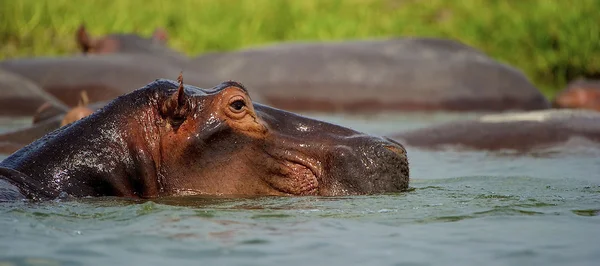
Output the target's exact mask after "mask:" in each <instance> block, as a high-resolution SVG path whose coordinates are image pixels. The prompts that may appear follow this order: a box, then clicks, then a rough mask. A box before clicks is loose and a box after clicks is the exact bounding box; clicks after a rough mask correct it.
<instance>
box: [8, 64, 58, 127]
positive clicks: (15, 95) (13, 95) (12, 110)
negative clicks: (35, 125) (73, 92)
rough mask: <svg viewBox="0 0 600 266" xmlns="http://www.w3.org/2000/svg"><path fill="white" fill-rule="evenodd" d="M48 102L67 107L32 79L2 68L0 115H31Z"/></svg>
mask: <svg viewBox="0 0 600 266" xmlns="http://www.w3.org/2000/svg"><path fill="white" fill-rule="evenodd" d="M44 103H47V104H48V105H50V106H53V107H54V108H56V109H59V110H67V107H66V106H65V105H64V104H62V103H61V102H60V101H59V100H57V99H56V98H54V97H53V96H52V95H50V94H48V93H46V92H45V91H44V90H42V88H40V87H39V86H37V85H36V84H35V83H34V82H32V81H31V80H28V79H27V78H25V77H23V76H20V75H18V74H16V73H12V72H10V71H6V70H2V69H0V116H29V115H33V114H34V113H35V112H36V110H37V108H38V107H39V106H40V105H42V104H44Z"/></svg>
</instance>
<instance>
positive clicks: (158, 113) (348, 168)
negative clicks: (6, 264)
mask: <svg viewBox="0 0 600 266" xmlns="http://www.w3.org/2000/svg"><path fill="white" fill-rule="evenodd" d="M0 180H3V182H4V183H3V184H2V185H1V186H2V189H0V197H3V200H5V201H10V200H20V199H30V200H48V199H55V198H65V197H66V198H71V197H88V196H89V197H102V196H116V197H126V198H144V199H151V198H158V197H166V196H186V195H210V196H215V195H216V196H227V197H239V196H254V195H261V196H262V195H272V196H309V195H316V196H335V195H357V194H375V193H395V192H402V191H405V190H407V188H408V184H409V167H408V159H407V154H406V150H405V149H404V146H403V145H402V144H400V143H398V142H396V141H393V140H391V139H388V138H384V137H378V136H372V135H367V134H363V133H360V132H357V131H355V130H352V129H349V128H345V127H342V126H338V125H335V124H330V123H326V122H322V121H319V120H315V119H311V118H308V117H304V116H302V115H299V114H295V113H291V112H288V111H285V110H281V109H277V108H273V107H269V106H267V105H262V104H258V103H253V102H252V100H251V98H250V95H249V94H248V89H247V88H246V87H245V86H244V85H242V84H241V83H238V82H235V81H226V82H222V83H219V84H218V85H217V86H214V87H212V88H210V89H201V88H198V87H195V86H192V85H184V84H183V79H182V78H181V77H180V78H179V80H178V82H175V81H172V80H167V79H158V80H155V81H153V82H151V83H149V84H147V85H146V86H144V87H142V88H139V89H137V90H134V91H133V92H130V93H128V94H124V95H122V96H120V97H118V98H116V99H114V100H112V101H111V102H109V103H108V104H107V105H106V106H104V107H103V108H102V109H100V110H98V111H96V112H94V113H93V114H92V115H90V116H88V117H86V118H83V119H81V120H79V121H76V122H74V123H71V124H69V125H67V126H64V127H61V128H59V129H57V130H55V131H53V132H51V133H49V134H47V135H45V136H44V137H42V138H40V139H38V140H36V141H35V142H33V143H31V144H29V145H27V146H26V147H24V148H22V149H20V150H18V151H17V152H15V153H13V154H12V155H10V156H9V157H8V158H6V159H5V160H3V161H2V162H0Z"/></svg>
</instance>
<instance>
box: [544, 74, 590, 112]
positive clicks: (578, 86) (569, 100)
mask: <svg viewBox="0 0 600 266" xmlns="http://www.w3.org/2000/svg"><path fill="white" fill-rule="evenodd" d="M552 104H553V105H554V107H556V108H570V109H588V110H595V111H600V80H585V79H578V80H575V81H573V82H571V83H569V85H567V88H566V89H565V90H563V91H562V92H560V93H559V94H558V95H557V96H556V98H554V101H553V102H552Z"/></svg>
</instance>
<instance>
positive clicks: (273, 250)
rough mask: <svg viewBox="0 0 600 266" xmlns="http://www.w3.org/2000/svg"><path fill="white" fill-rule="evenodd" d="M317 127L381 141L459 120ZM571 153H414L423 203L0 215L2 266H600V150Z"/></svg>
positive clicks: (55, 207) (232, 204)
mask: <svg viewBox="0 0 600 266" xmlns="http://www.w3.org/2000/svg"><path fill="white" fill-rule="evenodd" d="M317 117H319V118H321V119H325V120H329V121H333V122H336V123H340V124H344V125H346V126H351V127H354V128H357V129H360V130H363V131H368V132H372V133H378V134H384V133H389V132H393V131H394V130H403V129H408V128H415V127H420V126H423V125H425V124H428V123H433V122H439V121H440V120H449V119H455V118H456V117H448V116H441V117H438V116H424V117H422V116H410V117H397V116H376V117H341V116H336V117H327V116H317ZM9 122H10V121H8V122H7V121H4V123H2V125H3V130H6V129H8V128H10V127H14V126H18V123H14V124H10V123H9ZM565 149H566V148H565V147H562V148H555V149H549V150H542V151H536V152H532V153H526V154H514V153H511V152H509V151H506V152H494V153H492V152H464V151H463V152H459V151H424V150H418V149H414V148H410V147H409V148H408V152H409V159H410V164H411V177H412V178H413V180H412V183H411V187H412V188H413V189H411V191H409V192H406V193H400V194H390V195H377V196H353V197H335V198H319V197H289V198H285V197H284V198H282V197H262V198H246V199H223V198H200V197H189V198H168V199H162V200H159V201H153V202H142V201H128V200H122V199H115V198H107V199H80V200H77V201H66V202H61V201H54V202H46V203H40V204H30V203H8V204H3V205H0V213H1V214H0V229H1V230H0V265H111V264H112V265H597V264H598V261H600V150H598V149H595V148H588V147H586V146H585V145H582V146H577V147H568V149H569V150H568V151H565ZM2 158H3V157H0V159H2Z"/></svg>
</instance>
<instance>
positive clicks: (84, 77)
mask: <svg viewBox="0 0 600 266" xmlns="http://www.w3.org/2000/svg"><path fill="white" fill-rule="evenodd" d="M0 69H5V70H8V71H11V72H14V73H17V74H19V75H21V76H23V77H26V78H28V79H29V80H31V81H33V82H35V83H36V84H37V85H38V86H40V87H41V88H42V89H43V90H44V91H46V92H48V93H49V94H51V95H53V96H55V97H56V98H57V99H59V100H60V101H62V102H64V103H65V104H67V105H69V106H76V105H77V103H78V102H79V98H80V97H79V93H80V92H81V91H86V92H87V94H88V96H89V99H90V102H97V101H109V100H112V99H114V98H116V97H118V96H120V95H122V94H124V93H128V92H131V91H132V88H139V87H142V86H144V85H146V84H148V83H149V82H152V81H153V80H155V77H163V76H177V75H178V74H179V73H180V72H181V70H182V69H181V67H178V66H177V65H175V64H169V63H167V62H165V61H164V60H161V59H160V58H156V57H153V56H148V55H141V54H111V55H92V56H74V57H60V58H30V59H14V60H7V61H3V62H0ZM190 80H191V81H192V82H196V81H198V79H196V78H195V77H192V78H190Z"/></svg>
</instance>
